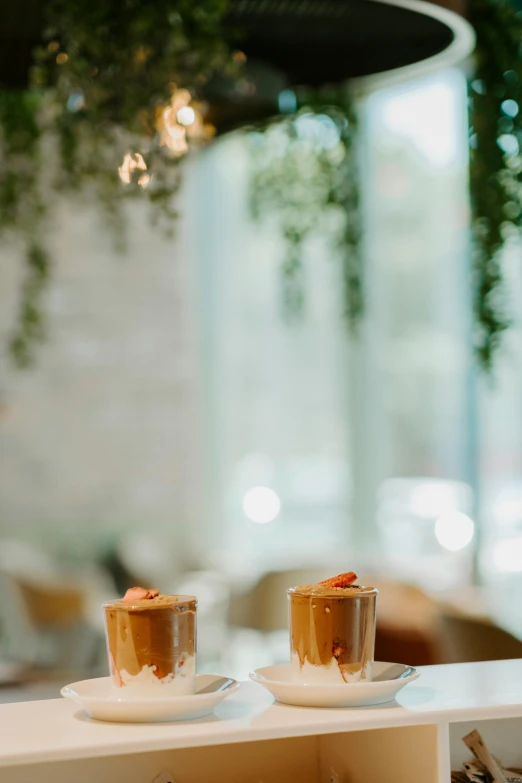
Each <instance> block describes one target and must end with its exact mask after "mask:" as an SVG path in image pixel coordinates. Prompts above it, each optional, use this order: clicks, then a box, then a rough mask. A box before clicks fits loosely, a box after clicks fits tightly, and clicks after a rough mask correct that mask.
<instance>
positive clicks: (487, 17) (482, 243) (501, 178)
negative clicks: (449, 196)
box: [470, 0, 522, 369]
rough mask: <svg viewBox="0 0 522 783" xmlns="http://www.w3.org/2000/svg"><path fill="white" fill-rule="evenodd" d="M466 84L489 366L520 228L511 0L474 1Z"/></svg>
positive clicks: (520, 68)
mask: <svg viewBox="0 0 522 783" xmlns="http://www.w3.org/2000/svg"><path fill="white" fill-rule="evenodd" d="M470 21H471V23H472V24H473V26H474V28H475V32H476V35H477V48H476V52H475V73H474V77H473V81H472V82H471V85H470V107H471V108H470V126H471V128H470V132H471V137H470V138H471V165H470V190H471V202H472V213H473V222H472V228H473V240H474V242H473V245H474V247H473V254H474V258H473V261H474V264H473V268H474V277H475V280H474V291H475V299H474V306H475V318H476V326H477V329H476V350H477V353H478V356H479V359H480V362H481V364H482V366H483V367H485V368H486V369H490V367H491V365H492V361H493V357H494V353H495V350H496V349H497V348H498V346H499V344H500V341H501V336H502V334H503V332H505V330H506V329H508V327H509V325H510V321H509V318H508V317H507V315H506V309H507V308H506V306H505V289H504V285H503V279H502V257H501V250H502V247H503V245H504V241H505V240H506V238H507V237H508V236H510V235H511V234H513V229H519V228H520V227H522V176H521V175H522V156H521V155H520V152H519V148H520V147H522V16H521V12H520V11H517V10H516V9H515V7H514V6H513V4H512V3H511V2H509V0H473V2H472V3H470Z"/></svg>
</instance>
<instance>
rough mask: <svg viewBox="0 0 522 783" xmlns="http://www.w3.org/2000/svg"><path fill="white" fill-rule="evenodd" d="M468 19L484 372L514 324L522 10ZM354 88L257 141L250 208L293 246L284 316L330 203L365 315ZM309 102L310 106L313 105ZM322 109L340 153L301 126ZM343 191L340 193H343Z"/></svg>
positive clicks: (507, 6)
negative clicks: (511, 254) (505, 268)
mask: <svg viewBox="0 0 522 783" xmlns="http://www.w3.org/2000/svg"><path fill="white" fill-rule="evenodd" d="M469 16H470V21H471V23H472V25H473V27H474V28H475V32H476V37H477V45H476V50H475V70H474V75H473V80H472V81H471V84H470V148H471V163H470V191H471V203H472V234H473V278H472V280H471V281H470V285H471V286H472V288H473V294H474V296H473V299H474V313H475V327H476V328H475V349H476V354H477V358H478V361H479V363H480V365H481V366H482V368H483V369H485V370H488V371H489V370H490V369H491V366H492V362H493V357H494V352H495V350H496V349H497V348H498V346H499V344H500V339H501V336H502V334H503V332H505V330H506V329H507V328H508V327H509V319H508V317H507V315H506V312H507V307H506V305H505V301H504V300H505V292H504V286H503V280H502V261H501V250H502V247H503V244H504V241H505V240H506V238H507V237H508V236H511V235H513V231H514V229H516V230H517V232H518V229H520V228H521V227H522V155H521V153H520V149H522V16H521V11H519V10H516V8H515V7H514V5H513V4H512V3H511V2H510V0H473V2H470V3H469ZM347 96H348V93H347V92H346V91H344V92H341V91H339V93H338V94H337V96H335V95H330V96H329V101H328V102H327V104H326V105H325V106H321V105H320V101H318V97H317V96H315V98H314V100H313V101H311V100H309V101H308V104H307V105H308V107H309V108H308V109H306V111H307V112H308V111H313V113H314V114H313V115H312V114H305V115H298V116H297V117H296V118H290V119H284V120H283V121H282V122H281V124H280V128H279V130H278V131H277V132H276V130H275V129H273V128H271V127H268V128H267V129H266V130H265V134H264V136H265V138H264V140H259V139H258V138H256V139H255V145H254V150H253V171H252V199H251V202H252V212H253V215H254V216H255V217H257V218H259V217H263V216H268V215H269V214H273V215H277V220H278V222H279V227H280V233H281V236H282V237H283V238H284V241H285V246H286V251H285V258H284V260H283V263H282V279H283V287H284V300H285V306H286V312H287V314H288V315H290V316H296V315H298V314H299V313H300V312H301V311H302V309H303V302H304V299H305V280H304V269H303V264H302V250H303V243H304V240H305V239H306V238H307V237H308V236H309V235H311V234H312V233H313V232H314V231H315V230H316V229H319V228H320V230H321V231H322V232H323V233H324V230H325V228H324V227H325V226H328V225H329V222H328V215H329V213H330V212H331V211H332V208H337V207H338V208H340V209H342V210H343V211H344V220H343V226H344V229H343V230H342V231H341V232H339V230H338V229H337V228H335V229H334V230H333V232H332V233H331V237H332V239H333V241H334V243H335V244H336V245H337V248H338V250H339V251H340V259H341V263H342V266H343V278H344V289H345V298H344V303H345V305H344V309H345V313H346V315H347V316H348V319H349V323H350V325H351V326H352V327H353V326H356V324H357V320H358V318H359V316H360V315H361V314H362V312H363V265H362V262H361V257H360V251H359V231H358V229H357V227H358V226H359V225H360V224H361V217H360V215H359V213H358V198H357V169H356V157H355V155H354V137H355V132H356V122H355V115H354V111H353V108H352V107H351V105H350V102H349V101H347ZM305 105H306V102H305ZM318 112H319V113H320V114H321V113H322V114H323V115H325V114H326V115H327V116H329V117H331V118H332V120H333V121H334V122H335V123H336V126H337V127H338V129H339V132H340V138H339V145H340V146H341V147H342V149H343V156H342V160H343V163H342V165H341V167H338V166H337V165H336V162H335V161H336V155H337V154H338V151H337V150H336V151H332V150H325V149H324V148H323V147H322V146H321V144H320V143H319V144H314V143H311V142H310V140H309V139H308V140H306V139H304V138H303V137H302V133H301V132H300V130H299V127H300V123H301V121H302V118H303V117H312V116H314V115H315V117H316V120H318V119H319V117H318V115H317V113H318ZM339 194H342V195H341V197H340V198H339Z"/></svg>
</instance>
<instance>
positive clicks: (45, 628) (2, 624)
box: [0, 539, 112, 671]
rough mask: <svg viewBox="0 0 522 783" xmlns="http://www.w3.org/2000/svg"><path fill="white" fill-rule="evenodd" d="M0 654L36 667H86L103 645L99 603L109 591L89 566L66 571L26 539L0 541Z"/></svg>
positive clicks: (95, 661) (101, 576) (102, 577)
mask: <svg viewBox="0 0 522 783" xmlns="http://www.w3.org/2000/svg"><path fill="white" fill-rule="evenodd" d="M0 589H1V598H2V600H0V654H1V655H3V656H4V657H5V658H8V659H10V660H18V661H23V662H24V663H26V664H28V665H32V666H34V667H40V668H41V667H48V668H60V669H71V670H76V671H80V670H81V671H90V670H91V669H92V668H93V667H95V666H97V665H98V662H99V660H100V658H101V650H102V648H103V647H104V637H103V622H102V612H101V606H100V605H101V602H102V600H104V598H108V597H110V596H109V595H107V593H108V592H109V591H110V593H112V590H111V588H110V585H109V581H108V580H107V578H106V575H105V574H104V573H103V572H101V571H100V569H97V568H96V567H94V566H92V565H91V564H85V566H76V567H75V569H74V573H72V572H71V573H67V572H66V571H65V570H64V569H63V568H62V567H61V566H60V565H59V564H58V563H57V562H56V561H55V560H54V559H53V558H52V557H51V556H50V555H48V554H47V553H45V552H43V551H41V550H40V549H37V548H35V547H33V546H31V545H29V544H27V543H26V542H23V541H17V540H10V539H9V540H8V539H3V540H0Z"/></svg>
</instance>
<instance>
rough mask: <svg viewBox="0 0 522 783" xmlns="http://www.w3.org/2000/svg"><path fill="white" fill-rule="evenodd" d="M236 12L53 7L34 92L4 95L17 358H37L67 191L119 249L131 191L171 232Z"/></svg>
mask: <svg viewBox="0 0 522 783" xmlns="http://www.w3.org/2000/svg"><path fill="white" fill-rule="evenodd" d="M227 8H228V0H202V2H198V3H193V2H192V1H191V0H154V2H153V3H144V2H142V0H111V2H107V0H76V2H74V3H71V2H69V0H49V2H47V3H46V4H45V25H44V29H43V35H42V44H41V45H40V46H39V47H38V48H37V50H36V51H35V52H34V67H33V68H32V71H31V74H30V86H29V89H28V90H27V91H24V92H9V91H2V92H0V154H1V163H2V165H1V168H0V230H4V231H8V230H12V231H13V232H16V233H18V234H21V235H22V236H23V238H24V241H25V244H26V247H27V253H26V264H25V270H26V279H25V282H24V283H23V284H22V291H21V299H20V306H19V319H18V322H17V324H16V327H15V330H14V333H13V334H12V336H11V338H10V342H9V347H10V351H11V354H12V356H13V358H14V360H15V362H16V363H17V364H18V365H20V366H27V364H29V363H30V362H31V359H32V357H33V353H34V348H35V345H36V343H37V342H38V341H40V340H41V339H43V336H44V333H45V325H44V315H43V306H42V297H43V293H44V289H45V283H46V281H47V280H48V279H49V272H50V269H51V268H52V263H51V262H52V259H51V258H50V256H49V251H48V250H47V248H46V236H45V233H44V231H43V226H44V223H47V222H48V221H49V219H50V217H51V216H52V206H53V204H54V202H55V200H56V197H57V196H58V195H60V194H61V195H66V196H68V197H69V196H70V195H77V196H78V197H80V196H81V195H82V194H85V195H86V196H87V197H88V198H89V199H90V200H91V201H94V202H95V203H97V204H98V205H99V207H100V214H101V216H102V218H103V219H104V220H105V221H106V222H107V223H108V224H109V226H110V227H111V229H112V230H113V233H114V236H115V241H116V245H117V246H120V247H121V246H122V245H123V244H124V228H125V223H124V212H123V204H124V203H125V200H126V199H128V198H134V197H141V198H145V199H146V200H148V202H149V205H150V212H151V219H152V220H153V222H155V223H158V222H163V225H164V227H165V228H166V229H167V230H169V231H170V230H171V229H172V224H173V218H174V217H175V216H176V213H175V210H174V207H173V196H174V194H175V193H176V191H177V189H178V187H179V181H180V180H179V165H178V164H179V161H180V159H181V158H182V157H183V155H184V154H185V152H187V151H188V150H189V149H190V147H191V146H194V145H197V144H199V143H203V142H204V141H205V140H206V139H207V138H209V137H210V136H211V133H212V129H211V128H210V127H209V126H207V125H205V120H204V107H203V106H202V105H200V104H198V103H197V98H198V95H199V94H200V91H201V88H202V86H203V85H204V84H205V82H206V81H207V79H208V77H209V76H210V75H211V74H212V73H213V72H215V71H220V72H225V73H227V72H232V71H233V69H232V62H233V60H232V57H231V54H230V52H229V49H228V46H227V45H226V43H225V41H224V39H223V34H222V29H221V22H222V19H223V16H224V14H225V12H226V11H227ZM188 105H190V107H191V109H192V111H193V112H194V116H195V117H196V120H197V121H195V122H192V123H189V127H185V126H184V125H182V124H179V123H178V121H177V114H176V113H177V111H178V109H179V107H180V106H181V107H183V106H188ZM44 147H45V153H44V152H43V148H44ZM49 161H51V163H49Z"/></svg>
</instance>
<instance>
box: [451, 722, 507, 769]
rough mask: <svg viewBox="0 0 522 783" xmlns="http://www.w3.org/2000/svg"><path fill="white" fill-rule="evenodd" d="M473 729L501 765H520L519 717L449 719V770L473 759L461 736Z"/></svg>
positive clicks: (458, 767)
mask: <svg viewBox="0 0 522 783" xmlns="http://www.w3.org/2000/svg"><path fill="white" fill-rule="evenodd" d="M473 729H477V730H478V731H479V732H480V734H481V735H482V738H483V740H484V742H485V743H486V744H487V746H488V748H489V750H490V752H491V753H492V754H493V756H495V757H496V758H498V759H499V761H501V762H502V765H503V766H504V767H508V768H509V767H522V718H494V719H492V720H470V721H465V722H462V723H461V722H460V721H459V722H452V723H450V725H449V741H450V761H451V769H453V770H457V769H460V768H461V766H462V764H463V763H464V762H465V761H468V760H469V759H471V758H473V756H472V753H471V751H470V750H469V749H468V748H467V747H466V746H465V744H464V743H463V742H462V737H465V736H466V734H469V732H470V731H473Z"/></svg>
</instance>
